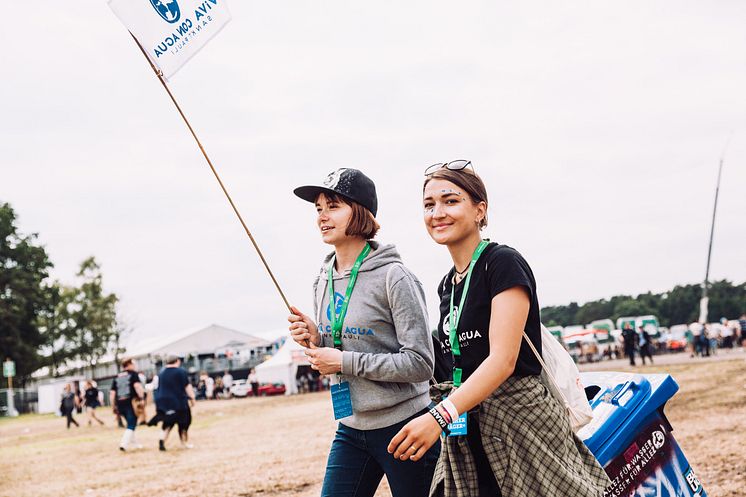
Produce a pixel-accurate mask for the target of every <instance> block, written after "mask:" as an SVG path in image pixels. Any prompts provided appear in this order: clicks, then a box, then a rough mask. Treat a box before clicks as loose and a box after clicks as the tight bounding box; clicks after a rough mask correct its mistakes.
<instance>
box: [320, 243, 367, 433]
mask: <svg viewBox="0 0 746 497" xmlns="http://www.w3.org/2000/svg"><path fill="white" fill-rule="evenodd" d="M370 250H371V249H370V244H368V243H366V244H365V247H363V250H362V252H360V255H358V256H357V259H356V260H355V264H353V266H352V269H351V270H350V281H349V283H347V290H346V291H345V297H344V300H343V301H342V307H341V309H340V310H339V313H337V305H336V302H335V301H334V278H333V273H334V262H335V260H336V258H335V257H332V260H331V261H330V262H329V268H328V269H327V274H328V276H329V285H328V286H329V311H330V312H329V314H330V318H331V322H332V338H333V339H334V348H335V349H337V350H342V328H344V319H345V316H346V315H347V307H348V306H349V304H350V297H351V296H352V290H353V289H354V288H355V283H356V282H357V274H358V272H359V271H360V266H361V265H362V263H363V260H364V259H365V257H367V255H368V254H369V253H370ZM337 377H338V378H339V376H337ZM331 393H332V408H333V409H334V419H342V418H346V417H348V416H352V395H351V394H350V384H349V382H347V381H341V382H339V383H337V384H336V385H332V391H331Z"/></svg>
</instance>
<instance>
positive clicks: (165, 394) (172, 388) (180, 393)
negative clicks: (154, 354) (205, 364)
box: [155, 355, 195, 450]
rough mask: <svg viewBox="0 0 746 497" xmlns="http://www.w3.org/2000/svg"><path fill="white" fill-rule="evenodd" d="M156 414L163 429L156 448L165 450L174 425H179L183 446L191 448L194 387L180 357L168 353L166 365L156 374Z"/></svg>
mask: <svg viewBox="0 0 746 497" xmlns="http://www.w3.org/2000/svg"><path fill="white" fill-rule="evenodd" d="M155 402H156V405H157V406H158V414H159V416H160V418H161V419H162V420H163V425H162V426H163V431H162V432H161V436H160V440H158V449H159V450H166V441H167V440H168V436H169V434H170V433H171V429H172V428H173V427H174V425H178V427H179V440H181V446H182V447H183V448H188V449H191V448H192V447H193V446H192V445H191V444H190V443H189V433H188V431H189V425H191V423H192V413H191V410H190V409H189V407H190V406H194V402H195V399H194V388H193V387H192V384H191V383H189V376H188V375H187V372H186V371H184V369H183V368H182V367H181V359H180V358H179V357H178V356H175V355H170V356H168V357H167V358H166V367H165V368H163V369H162V370H161V372H160V374H159V375H158V390H156V393H155Z"/></svg>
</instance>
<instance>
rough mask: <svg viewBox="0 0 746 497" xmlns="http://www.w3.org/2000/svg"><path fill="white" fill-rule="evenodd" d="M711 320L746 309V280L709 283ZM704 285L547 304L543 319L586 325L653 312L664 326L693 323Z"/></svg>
mask: <svg viewBox="0 0 746 497" xmlns="http://www.w3.org/2000/svg"><path fill="white" fill-rule="evenodd" d="M707 294H708V297H709V298H710V302H709V306H708V310H709V312H708V321H709V322H715V321H719V320H720V319H721V318H726V319H735V318H738V317H739V316H741V315H742V314H743V313H746V282H744V283H741V284H740V285H736V284H733V283H732V282H730V281H728V280H719V281H715V282H712V283H710V287H709V289H708V292H707ZM701 298H702V285H701V284H689V285H676V286H675V287H673V289H671V290H669V291H667V292H663V293H651V292H647V293H641V294H639V295H637V296H631V295H616V296H614V297H611V298H609V299H599V300H594V301H591V302H586V303H584V304H578V303H577V302H571V303H570V304H568V305H557V306H548V307H543V308H542V309H541V320H542V322H543V323H544V325H546V326H569V325H574V324H580V325H587V324H589V323H591V322H592V321H595V320H597V319H607V318H608V319H612V320H613V321H614V322H616V320H617V319H618V318H620V317H627V316H644V315H648V314H653V315H655V316H657V317H658V322H659V323H660V324H661V326H669V327H670V326H673V325H676V324H690V323H693V322H695V321H697V320H698V318H699V301H700V299H701Z"/></svg>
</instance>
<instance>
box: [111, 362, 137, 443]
mask: <svg viewBox="0 0 746 497" xmlns="http://www.w3.org/2000/svg"><path fill="white" fill-rule="evenodd" d="M136 368H137V366H136V364H135V361H133V360H132V359H124V360H123V361H122V371H121V372H120V373H119V374H118V375H117V376H115V377H114V381H113V382H112V383H111V390H110V391H109V399H110V400H111V405H112V406H113V409H114V414H117V415H120V416H123V417H124V419H125V420H126V421H127V429H126V430H125V431H124V435H122V440H121V441H120V442H119V450H121V451H126V450H127V449H129V448H130V447H134V448H138V449H139V448H141V447H142V446H141V445H139V444H138V443H137V441H136V440H135V428H136V427H137V415H136V414H135V408H134V406H133V405H132V404H133V403H137V404H140V405H142V404H143V403H144V402H145V389H144V388H143V386H142V382H141V381H140V376H139V375H138V374H137V370H136Z"/></svg>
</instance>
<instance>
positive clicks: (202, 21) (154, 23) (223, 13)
mask: <svg viewBox="0 0 746 497" xmlns="http://www.w3.org/2000/svg"><path fill="white" fill-rule="evenodd" d="M109 7H111V10H113V11H114V13H115V14H116V15H117V17H119V20H121V21H122V23H124V25H125V26H126V27H127V29H128V30H130V32H132V34H133V35H135V38H137V40H138V41H139V42H140V44H141V45H142V47H143V49H144V50H145V53H146V54H147V56H148V58H149V59H150V60H151V62H153V64H154V65H155V66H156V67H157V68H158V69H160V70H161V72H162V73H163V77H164V78H166V79H168V78H169V77H171V76H173V75H174V74H175V73H176V71H178V70H179V69H180V68H181V66H183V65H184V64H186V62H187V61H188V60H189V59H191V58H192V56H194V54H196V53H197V52H199V50H200V49H201V48H202V47H204V46H205V45H206V44H207V42H208V41H210V40H211V39H212V37H213V36H215V35H216V34H218V33H219V32H220V30H221V29H223V26H225V25H226V24H228V21H230V20H231V13H230V11H229V10H228V4H227V3H226V0H109Z"/></svg>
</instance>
